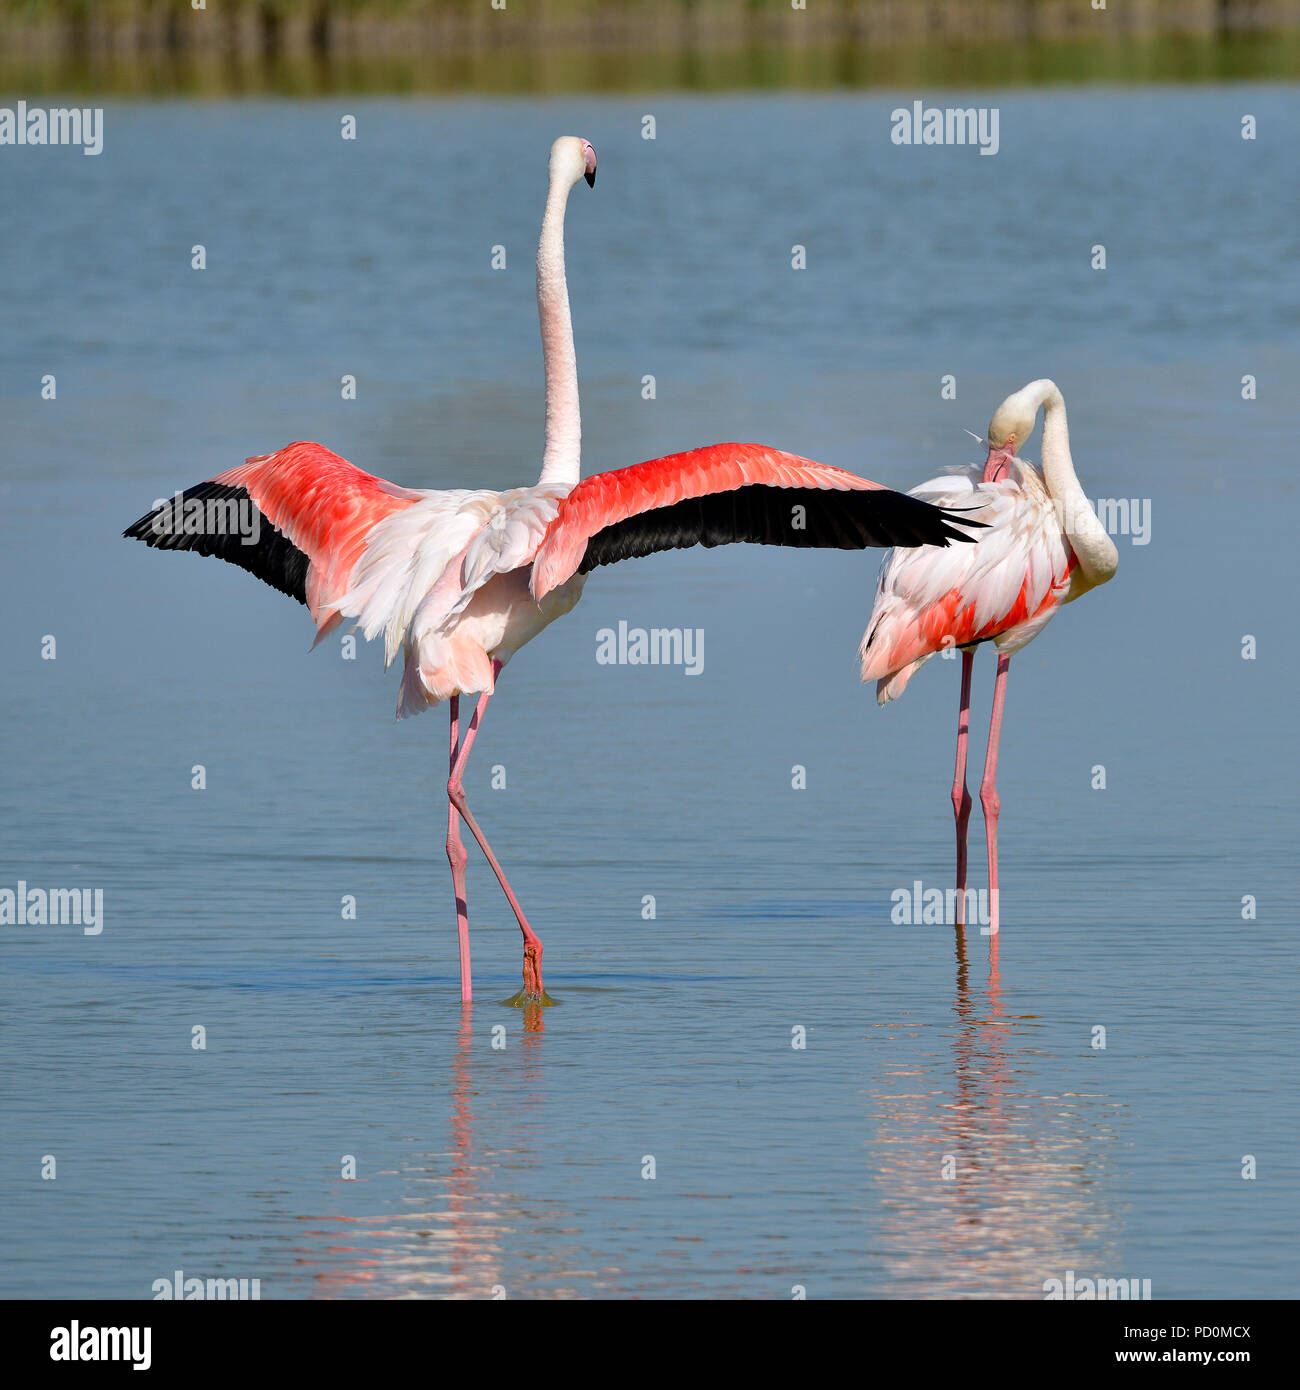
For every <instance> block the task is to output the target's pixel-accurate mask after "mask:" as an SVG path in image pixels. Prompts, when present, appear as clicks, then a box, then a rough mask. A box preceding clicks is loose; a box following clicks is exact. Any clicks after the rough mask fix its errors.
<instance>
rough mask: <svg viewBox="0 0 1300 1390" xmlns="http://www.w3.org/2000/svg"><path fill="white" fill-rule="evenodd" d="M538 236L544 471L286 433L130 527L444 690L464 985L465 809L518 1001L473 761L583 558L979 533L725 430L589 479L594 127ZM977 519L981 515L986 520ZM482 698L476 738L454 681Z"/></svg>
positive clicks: (404, 693)
mask: <svg viewBox="0 0 1300 1390" xmlns="http://www.w3.org/2000/svg"><path fill="white" fill-rule="evenodd" d="M549 172H550V185H549V192H548V195H547V200H546V210H545V213H544V216H543V220H542V233H541V239H540V242H539V246H538V252H537V302H538V312H539V315H540V319H541V330H542V346H543V356H544V361H545V370H546V433H545V446H544V452H543V462H542V472H541V477H540V478H539V479H538V482H537V484H536V486H534V487H526V488H514V489H511V490H509V491H506V492H490V491H486V490H455V491H427V490H422V489H415V488H405V487H398V486H396V485H394V484H393V483H389V482H385V481H384V480H383V479H382V478H377V477H374V476H373V475H371V474H369V473H364V472H362V471H361V470H360V469H359V468H355V467H353V465H352V464H350V463H348V462H347V461H346V460H345V459H342V458H339V457H338V455H337V454H333V453H331V452H330V451H329V450H328V449H326V448H324V447H322V446H321V445H319V444H308V443H297V444H290V445H288V446H287V447H286V448H284V449H281V450H280V451H279V452H278V453H274V454H266V455H263V456H261V457H258V458H251V459H249V460H248V461H247V462H246V463H245V464H243V465H241V466H240V467H238V468H232V469H230V470H229V471H227V472H224V473H220V474H218V475H217V476H216V477H215V478H212V479H210V480H209V481H207V482H203V483H199V484H198V485H196V486H195V487H192V488H190V489H188V490H187V491H186V492H185V493H184V494H183V496H182V504H183V505H182V507H180V508H177V507H175V506H173V505H171V504H164V505H163V506H160V507H158V508H156V509H155V510H154V511H152V512H150V513H149V514H147V515H146V516H143V517H141V518H140V520H139V521H137V522H135V523H134V524H133V525H132V526H130V527H128V528H127V530H126V532H125V534H126V535H127V536H129V537H134V538H136V539H139V540H143V541H144V542H145V543H146V544H148V545H150V546H154V547H157V548H159V549H164V550H194V551H197V552H199V553H200V554H203V555H215V556H218V557H220V558H221V559H223V560H227V561H230V562H231V563H233V564H237V565H239V566H241V567H242V568H244V569H246V570H249V571H251V572H252V573H253V574H255V575H256V576H257V577H258V578H259V579H262V580H264V581H266V582H267V583H268V584H271V585H273V586H274V587H275V588H277V589H279V590H280V591H281V592H283V593H285V594H288V595H289V596H290V597H291V598H295V599H297V600H298V601H299V602H301V603H303V604H305V605H306V607H307V609H308V612H309V613H310V614H311V616H312V618H313V620H314V621H315V623H316V626H317V640H318V641H319V640H320V638H321V637H323V636H324V635H325V634H326V633H328V632H330V631H331V630H332V629H333V628H334V627H336V626H337V625H338V624H339V623H340V622H342V621H343V620H344V619H348V618H350V619H353V620H355V622H356V623H357V625H358V626H359V627H360V629H361V631H362V632H363V633H364V635H365V636H366V637H367V638H368V639H369V638H377V637H379V636H380V635H381V634H382V636H383V638H384V649H385V662H386V664H387V663H391V662H392V661H393V660H394V659H395V658H396V656H397V655H398V653H399V652H400V653H402V655H403V657H404V670H403V674H402V682H401V689H400V693H399V696H398V706H397V712H398V715H399V717H404V716H408V715H413V714H418V713H419V712H420V711H422V710H424V709H426V708H428V707H429V706H430V705H434V704H437V703H439V702H440V701H443V700H446V701H447V702H448V704H449V707H450V714H451V746H450V758H449V770H448V776H447V798H448V824H447V857H448V860H449V862H450V864H451V870H452V879H453V883H454V885H455V892H456V915H457V929H458V933H459V940H460V972H461V997H462V999H464V1000H469V999H470V998H471V995H472V985H471V978H470V951H469V917H468V897H467V890H466V879H465V867H466V859H467V856H466V852H465V849H464V846H463V844H462V841H461V836H460V824H461V822H462V821H463V822H464V824H465V825H467V826H468V827H469V829H470V832H471V834H472V835H473V836H474V839H475V840H476V841H477V842H478V844H479V847H480V848H481V849H482V851H483V853H484V855H485V857H486V858H487V861H488V863H489V864H490V865H491V867H492V871H493V873H494V874H495V875H496V877H497V880H498V881H499V882H500V884H501V888H502V890H503V891H504V893H505V895H506V898H507V900H508V901H509V903H510V907H511V909H512V910H513V912H514V914H515V917H516V919H517V920H518V923H519V928H520V931H521V932H522V933H523V937H524V971H523V974H524V985H523V989H522V990H521V991H520V992H519V994H518V995H516V996H515V998H514V999H513V1000H511V1001H510V1002H512V1003H517V1004H520V1005H525V1004H535V1003H548V1002H550V1000H549V997H548V996H547V994H546V992H545V989H544V986H543V981H542V970H541V962H542V943H541V940H540V938H539V937H538V936H537V934H536V932H534V931H533V929H532V928H531V926H530V925H529V923H528V920H527V918H526V917H525V915H524V911H523V908H522V907H521V906H520V905H519V901H518V899H517V898H516V897H515V894H514V891H513V889H512V888H511V887H510V884H509V882H508V880H507V879H506V876H505V873H504V872H503V870H502V868H501V865H500V863H499V862H498V860H497V858H496V855H495V854H494V853H493V851H492V848H491V846H490V845H489V844H488V841H487V838H486V836H485V835H484V834H483V831H482V829H481V828H480V826H479V824H478V821H477V820H476V819H475V817H474V815H473V813H472V812H471V810H470V807H469V803H468V801H467V799H466V794H465V785H464V775H465V766H466V763H467V761H468V758H469V754H470V750H471V748H472V747H473V744H474V739H475V737H476V735H477V733H478V730H479V727H480V725H481V723H482V719H483V713H484V711H485V709H486V708H487V704H488V701H489V700H490V699H491V696H492V692H493V690H494V689H495V687H496V681H497V678H498V676H499V675H500V673H501V668H502V667H503V666H504V665H505V663H506V662H507V661H509V659H510V657H511V656H512V655H513V654H514V653H515V652H516V651H518V650H519V648H520V647H522V646H523V645H524V644H525V643H526V642H528V641H529V640H531V639H532V638H533V637H535V636H536V635H537V634H538V633H539V632H541V631H542V629H543V628H545V627H546V626H547V625H548V624H550V623H552V622H554V621H555V619H556V618H558V617H561V616H562V615H563V614H565V613H567V612H568V611H569V610H570V609H571V608H572V607H573V606H574V604H575V603H577V601H578V598H579V596H580V595H581V593H582V589H583V586H584V584H585V583H586V576H587V574H588V572H589V571H590V570H592V569H594V568H596V567H597V566H600V565H607V564H612V563H614V562H615V561H618V560H623V559H627V558H629V557H632V556H640V555H648V554H651V553H653V552H655V551H661V550H670V549H676V548H680V547H684V546H691V545H705V546H715V545H726V544H731V543H736V542H751V543H756V544H765V545H785V546H818V547H838V548H841V549H858V548H861V547H864V546H915V545H940V546H942V545H947V544H948V543H949V542H950V541H953V540H961V541H966V540H970V539H971V536H970V535H969V534H967V532H966V531H963V530H961V529H958V527H959V526H961V525H970V524H972V523H970V522H969V521H968V519H967V518H965V517H961V516H959V515H954V514H951V513H948V512H945V511H943V510H942V509H940V508H937V507H934V506H932V505H930V504H929V503H928V502H924V501H921V500H919V499H917V498H913V497H908V496H907V495H905V494H903V493H899V492H893V491H890V490H889V489H886V488H883V487H881V486H880V485H879V484H877V483H872V482H868V481H867V480H866V479H864V478H859V477H857V476H855V475H854V474H852V473H848V472H846V471H844V470H843V469H840V468H832V467H828V466H827V465H824V464H819V463H814V462H812V461H811V460H809V459H804V458H800V457H798V456H797V455H794V454H787V453H783V452H781V451H780V450H777V449H769V448H765V447H764V446H762V445H758V444H714V445H711V446H709V447H707V448H703V449H693V450H690V451H689V452H686V453H681V454H673V455H670V456H668V457H665V458H660V459H653V460H650V461H648V462H645V463H639V464H636V465H634V466H633V467H630V468H623V469H619V470H617V471H614V472H608V473H600V474H597V475H595V476H593V477H591V478H588V479H586V480H585V481H579V476H580V440H581V422H580V415H579V405H578V377H577V362H576V357H575V355H574V348H573V330H572V324H571V319H570V314H569V300H568V290H567V286H566V283H565V272H564V213H565V207H566V203H567V200H568V196H569V193H570V191H571V190H572V189H573V187H574V186H575V185H576V184H577V183H578V182H579V180H581V179H582V178H584V177H585V178H586V179H587V181H588V182H589V183H592V182H594V179H595V172H596V156H595V152H594V150H593V149H592V147H591V145H590V144H589V143H588V142H587V141H585V140H579V139H576V138H574V137H565V138H562V139H560V140H557V141H556V142H555V144H554V146H553V147H552V150H551V157H550V166H549ZM208 503H212V504H215V505H214V506H213V508H212V514H213V516H214V518H215V517H220V516H222V515H224V514H225V513H223V512H222V511H221V506H222V505H223V504H224V505H227V506H229V505H231V504H234V505H237V506H241V507H244V508H248V507H255V508H256V509H257V513H258V520H259V526H258V533H259V538H258V540H257V543H256V544H247V543H246V541H247V539H248V538H247V536H246V535H243V534H237V533H235V532H234V531H233V530H231V529H229V528H224V529H223V528H222V527H221V526H219V525H207V524H204V525H201V526H198V527H195V526H192V525H190V524H188V522H187V524H186V525H185V526H184V527H181V526H178V525H177V524H176V516H177V514H178V513H179V512H180V511H186V512H187V515H188V516H192V515H193V509H194V506H195V505H203V504H208ZM973 524H974V525H976V526H977V525H978V523H973ZM462 695H477V696H478V700H477V703H476V705H475V708H474V712H473V714H472V716H471V717H470V719H469V722H468V725H467V727H466V728H465V731H464V734H463V736H462V735H461V732H460V697H461V696H462Z"/></svg>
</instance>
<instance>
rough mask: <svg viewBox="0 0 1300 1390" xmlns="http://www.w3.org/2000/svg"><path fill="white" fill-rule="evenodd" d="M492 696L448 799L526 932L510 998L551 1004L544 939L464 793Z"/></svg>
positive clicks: (473, 728) (466, 742) (478, 717)
mask: <svg viewBox="0 0 1300 1390" xmlns="http://www.w3.org/2000/svg"><path fill="white" fill-rule="evenodd" d="M500 672H501V663H500V662H499V661H494V662H493V663H492V674H493V677H494V679H495V677H496V676H498V675H499V674H500ZM491 698H492V696H491V694H490V692H488V691H484V692H483V694H482V695H480V696H479V697H478V704H477V705H475V707H474V714H473V717H472V718H471V719H470V721H469V727H468V728H467V729H466V730H465V737H464V739H463V740H462V741H461V745H460V752H459V753H458V754H457V755H456V761H455V762H454V763H453V764H452V768H451V773H450V775H449V776H448V778H447V799H448V801H450V803H451V806H452V810H453V812H454V813H455V814H458V815H459V816H460V818H461V820H463V821H464V822H465V824H466V825H467V826H469V831H470V834H471V835H473V837H474V838H475V839H476V840H477V841H478V847H479V848H480V849H481V850H482V851H483V856H484V858H485V859H486V860H487V862H488V864H489V865H491V868H492V872H493V873H494V874H496V876H497V882H498V883H499V884H500V885H501V891H502V892H503V893H504V894H505V895H506V901H507V902H508V903H509V904H510V909H511V911H512V912H513V913H514V914H515V920H516V921H517V922H518V923H519V930H520V931H521V932H523V934H524V987H523V989H522V990H521V991H520V993H519V994H517V995H515V997H514V998H513V999H511V1000H510V1001H509V1002H510V1003H512V1004H514V1003H518V1004H520V1005H530V1004H549V1003H552V1002H553V1001H552V1000H551V999H550V997H549V996H548V995H547V993H546V991H545V989H544V988H543V986H542V939H541V937H540V936H538V935H537V933H536V932H535V931H534V930H533V929H532V928H531V927H530V926H529V925H528V919H527V918H526V917H525V916H524V910H523V908H522V907H520V906H519V899H518V898H516V897H515V893H514V889H513V888H511V887H510V882H509V880H508V879H507V878H506V876H505V872H504V870H503V869H502V868H501V864H500V862H499V861H498V859H497V857H496V855H495V854H493V853H492V846H491V845H490V844H488V842H487V836H486V835H484V833H483V832H482V830H481V829H479V824H478V821H476V820H475V819H474V816H473V814H472V812H471V811H470V809H469V801H468V799H467V798H466V795H465V784H464V780H463V778H464V773H465V765H466V763H467V762H468V761H469V753H470V749H471V748H472V747H473V746H474V740H475V738H476V737H477V736H478V728H479V724H480V722H481V721H482V718H483V712H484V710H486V709H487V705H488V701H489V700H490V699H491Z"/></svg>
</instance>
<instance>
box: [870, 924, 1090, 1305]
mask: <svg viewBox="0 0 1300 1390" xmlns="http://www.w3.org/2000/svg"><path fill="white" fill-rule="evenodd" d="M978 939H981V938H977V940H978ZM988 942H989V956H988V976H987V982H986V985H985V986H984V988H983V989H981V988H980V987H979V984H978V982H977V981H976V982H973V981H972V973H973V972H972V967H971V963H970V958H969V950H968V946H967V941H966V935H965V932H964V931H963V930H962V929H961V928H960V927H959V928H958V929H957V933H956V948H955V949H956V997H955V1000H954V1004H953V1012H954V1014H955V1015H956V1020H957V1026H956V1029H955V1031H954V1032H953V1034H952V1039H951V1057H950V1058H949V1060H948V1063H947V1064H946V1065H945V1066H944V1067H943V1074H944V1076H945V1078H947V1075H948V1067H949V1066H950V1067H951V1079H950V1080H948V1081H947V1082H946V1084H944V1085H943V1086H942V1088H941V1089H935V1088H934V1087H933V1085H932V1078H933V1077H934V1074H935V1071H936V1060H935V1058H934V1056H933V1054H932V1053H931V1054H929V1055H918V1056H916V1057H915V1058H914V1059H913V1060H906V1061H899V1062H897V1063H895V1064H894V1065H893V1066H892V1067H891V1068H890V1069H888V1070H887V1072H886V1075H887V1077H889V1078H891V1079H892V1084H891V1082H886V1084H887V1085H888V1086H889V1090H888V1091H887V1092H885V1093H881V1094H879V1095H878V1097H877V1104H876V1114H877V1118H878V1129H877V1133H876V1136H875V1141H874V1144H875V1147H876V1148H877V1149H878V1151H879V1152H880V1162H879V1164H878V1178H877V1181H878V1184H879V1187H880V1189H881V1196H880V1208H881V1212H882V1219H881V1236H882V1245H883V1254H884V1263H885V1279H884V1284H883V1286H882V1287H881V1288H880V1289H879V1292H880V1293H881V1294H883V1295H885V1296H888V1297H908V1298H923V1297H941V1298H953V1297H971V1298H990V1297H993V1298H1042V1297H1043V1282H1044V1280H1046V1279H1049V1278H1053V1277H1061V1276H1063V1275H1064V1273H1065V1271H1066V1270H1067V1269H1070V1268H1075V1269H1081V1270H1088V1271H1092V1270H1094V1269H1102V1270H1105V1269H1111V1268H1114V1267H1115V1265H1116V1259H1115V1252H1114V1249H1113V1246H1112V1230H1113V1227H1114V1225H1115V1219H1114V1216H1113V1213H1112V1212H1111V1211H1110V1210H1109V1208H1108V1206H1107V1200H1106V1191H1105V1185H1104V1183H1103V1181H1102V1179H1103V1178H1104V1176H1105V1150H1106V1146H1107V1144H1108V1142H1109V1141H1110V1140H1111V1138H1112V1134H1111V1131H1110V1129H1109V1126H1108V1124H1107V1123H1106V1121H1105V1120H1104V1119H1099V1112H1100V1109H1101V1106H1102V1104H1104V1103H1105V1099H1104V1098H1103V1097H1098V1096H1081V1095H1071V1094H1060V1095H1045V1094H1038V1093H1036V1092H1035V1091H1034V1090H1033V1089H1032V1072H1031V1069H1030V1058H1031V1057H1033V1056H1034V1055H1035V1052H1036V1049H1034V1048H1033V1046H1032V1044H1033V1031H1034V1027H1035V1020H1034V1019H1033V1018H1032V1017H1030V1016H1025V1017H1019V1018H1017V1017H1010V1016H1008V1015H1007V1013H1006V1012H1005V1008H1004V1005H1003V1001H1002V979H1001V972H1000V969H999V964H998V942H999V938H998V936H997V935H996V934H995V935H993V936H991V937H989V938H988ZM976 973H977V972H976ZM890 1026H891V1027H892V1028H893V1029H895V1030H898V1029H899V1028H901V1027H902V1026H904V1025H900V1024H894V1025H890ZM895 1036H896V1037H897V1038H898V1040H899V1041H900V1042H902V1041H903V1040H904V1038H905V1036H906V1035H905V1034H902V1033H901V1032H897V1031H896V1033H895ZM918 1083H920V1084H918Z"/></svg>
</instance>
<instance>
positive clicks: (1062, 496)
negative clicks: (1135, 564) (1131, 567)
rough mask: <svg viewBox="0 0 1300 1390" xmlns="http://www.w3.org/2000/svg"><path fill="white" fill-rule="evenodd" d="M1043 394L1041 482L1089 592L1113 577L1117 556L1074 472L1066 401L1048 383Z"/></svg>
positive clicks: (1117, 561)
mask: <svg viewBox="0 0 1300 1390" xmlns="http://www.w3.org/2000/svg"><path fill="white" fill-rule="evenodd" d="M1048 388H1049V389H1046V390H1045V391H1044V392H1043V397H1042V400H1041V404H1042V406H1043V481H1044V482H1045V483H1046V484H1047V491H1048V493H1049V494H1050V496H1051V498H1052V501H1053V502H1055V504H1056V508H1057V514H1058V516H1059V517H1060V519H1061V525H1062V528H1063V529H1064V531H1065V534H1066V538H1067V539H1068V540H1069V542H1070V546H1071V549H1073V551H1074V553H1075V555H1076V556H1077V557H1078V561H1079V569H1080V571H1081V573H1082V575H1083V579H1084V582H1085V584H1086V586H1087V587H1088V588H1093V587H1095V586H1096V585H1098V584H1104V583H1105V582H1106V581H1107V580H1108V579H1109V578H1110V577H1111V575H1112V574H1114V573H1115V569H1116V566H1117V565H1118V564H1119V553H1118V552H1117V551H1116V549H1115V546H1114V543H1113V542H1112V541H1111V538H1110V537H1109V536H1108V535H1107V534H1106V528H1105V527H1104V526H1103V525H1102V524H1101V522H1100V521H1098V519H1097V514H1096V512H1094V511H1093V509H1092V503H1091V502H1090V501H1089V500H1088V497H1087V494H1086V493H1085V492H1084V490H1083V488H1082V486H1081V485H1080V483H1079V478H1078V475H1077V474H1076V473H1075V471H1074V460H1073V459H1072V458H1071V457H1070V428H1069V425H1068V424H1067V423H1066V419H1065V398H1064V396H1062V395H1061V393H1060V391H1059V390H1058V388H1057V387H1056V386H1054V385H1051V383H1048Z"/></svg>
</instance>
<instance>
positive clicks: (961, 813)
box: [952, 648, 975, 927]
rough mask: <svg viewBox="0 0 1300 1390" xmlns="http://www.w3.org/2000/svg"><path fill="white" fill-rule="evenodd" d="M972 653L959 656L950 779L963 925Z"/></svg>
mask: <svg viewBox="0 0 1300 1390" xmlns="http://www.w3.org/2000/svg"><path fill="white" fill-rule="evenodd" d="M974 665H975V651H974V649H973V648H972V649H971V650H970V651H965V652H962V654H961V708H960V709H959V710H958V711H957V770H956V772H955V773H954V774H953V780H952V813H953V815H954V817H955V818H956V821H957V921H956V925H957V926H959V927H963V926H965V925H966V827H967V825H969V824H970V807H971V800H970V792H969V791H967V790H966V740H967V738H968V737H969V735H970V678H971V669H972V668H973V667H974Z"/></svg>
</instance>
